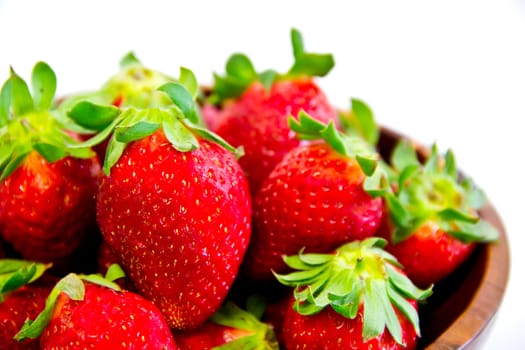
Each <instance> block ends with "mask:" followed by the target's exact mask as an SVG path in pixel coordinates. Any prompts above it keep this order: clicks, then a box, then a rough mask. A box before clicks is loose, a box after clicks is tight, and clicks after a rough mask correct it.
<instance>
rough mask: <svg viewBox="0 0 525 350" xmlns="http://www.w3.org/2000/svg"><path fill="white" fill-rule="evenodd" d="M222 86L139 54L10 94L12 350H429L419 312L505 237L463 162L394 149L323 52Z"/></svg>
mask: <svg viewBox="0 0 525 350" xmlns="http://www.w3.org/2000/svg"><path fill="white" fill-rule="evenodd" d="M291 41H292V47H293V57H294V63H293V65H292V67H291V68H290V69H289V70H288V71H287V72H285V73H280V72H277V71H274V70H266V71H262V72H259V71H257V70H256V69H255V68H254V65H253V63H252V62H251V61H250V59H249V58H248V57H246V56H245V55H243V54H239V53H236V54H233V55H232V56H231V57H230V58H229V59H228V61H227V63H226V68H225V73H224V75H220V74H215V75H214V79H213V85H212V86H209V87H207V88H203V87H202V86H201V85H200V84H199V83H198V82H197V80H196V78H195V76H194V74H193V73H192V71H191V70H189V69H187V68H181V69H180V75H179V77H178V78H173V77H171V76H169V75H166V74H163V73H161V72H159V71H156V70H153V69H150V68H147V67H145V66H144V65H143V64H142V63H141V62H140V61H139V60H138V59H137V58H136V57H135V56H134V55H133V54H132V53H130V54H128V55H126V56H125V57H124V58H123V59H122V61H121V68H120V70H119V71H118V72H117V73H116V74H115V75H114V76H112V77H109V78H108V80H107V81H106V82H105V83H103V84H102V86H101V88H100V89H99V90H97V91H90V92H86V93H82V94H78V95H71V96H66V97H62V98H57V96H55V91H56V84H57V79H56V76H55V74H54V72H53V70H52V69H51V67H49V65H47V64H46V63H44V62H38V63H37V64H36V65H35V66H34V69H33V72H32V75H31V80H30V83H27V82H26V81H24V80H23V79H22V78H21V77H20V76H18V75H17V74H16V72H15V71H14V70H13V69H11V74H10V77H9V78H8V79H7V81H6V82H5V83H4V85H3V86H2V90H1V91H0V126H1V128H0V181H1V182H0V258H1V259H0V349H88V348H89V349H120V348H122V349H156V350H158V349H278V348H281V349H289V350H292V349H414V348H415V347H416V346H417V341H418V338H419V337H421V336H422V335H421V332H420V327H419V311H418V310H419V309H420V308H419V304H420V303H422V302H425V300H427V299H428V298H429V297H430V295H431V294H432V290H433V285H434V284H436V283H439V282H440V281H442V280H443V279H444V278H446V277H447V276H449V275H450V274H451V273H452V272H453V271H455V270H456V269H457V267H458V266H459V265H461V264H462V263H463V262H464V261H465V260H466V259H467V258H468V256H469V255H470V254H471V253H472V251H473V249H474V248H475V247H476V245H478V244H484V243H488V242H493V241H495V240H496V239H497V237H498V232H497V231H496V229H495V228H494V227H492V226H491V225H490V224H489V223H488V222H486V221H485V220H483V218H480V217H479V215H478V210H479V209H480V208H481V207H482V206H483V204H484V196H483V193H482V191H481V190H480V189H479V188H477V187H476V186H475V185H474V183H473V181H471V180H470V179H469V178H466V177H464V176H459V175H458V171H457V169H456V165H455V160H454V156H453V153H452V152H451V151H448V152H446V153H444V154H441V153H440V152H439V150H438V149H437V147H436V146H435V145H434V146H433V147H432V148H431V149H430V150H429V154H427V155H425V156H424V157H423V156H422V155H421V154H419V153H418V152H417V151H416V149H415V147H414V145H413V144H412V143H411V142H409V141H407V140H404V139H400V140H399V143H398V144H397V145H396V146H395V147H394V148H393V149H392V150H388V151H385V150H380V149H379V148H378V141H379V139H380V136H381V132H380V128H378V126H377V124H376V122H375V120H374V116H373V114H372V110H371V109H370V108H369V106H367V105H366V103H364V102H363V101H360V100H358V99H352V100H351V101H352V103H351V107H350V108H349V109H348V110H341V109H339V108H336V107H335V106H334V105H332V103H331V102H330V101H329V99H328V97H327V96H326V94H325V93H324V92H323V91H322V89H321V88H320V87H319V86H318V85H317V82H316V79H318V78H319V77H323V76H325V75H326V74H328V73H329V72H330V70H331V69H332V68H333V66H334V60H333V57H332V55H329V54H316V53H311V52H308V51H306V50H305V47H304V43H303V38H302V36H301V34H300V33H299V32H298V31H297V30H295V29H292V31H291Z"/></svg>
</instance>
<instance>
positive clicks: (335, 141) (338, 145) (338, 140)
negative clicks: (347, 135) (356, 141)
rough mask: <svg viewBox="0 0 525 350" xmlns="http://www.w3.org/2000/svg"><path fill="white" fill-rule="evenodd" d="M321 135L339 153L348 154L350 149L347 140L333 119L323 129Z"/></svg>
mask: <svg viewBox="0 0 525 350" xmlns="http://www.w3.org/2000/svg"><path fill="white" fill-rule="evenodd" d="M319 135H320V136H321V137H322V138H323V139H324V140H325V141H326V142H327V143H328V144H329V145H330V147H332V149H334V150H335V151H336V152H337V153H339V154H342V155H343V156H348V155H349V154H350V151H349V150H348V147H347V145H346V142H345V140H344V138H343V136H342V135H341V133H339V131H338V130H337V128H336V127H335V124H334V122H333V121H332V120H331V121H330V122H329V123H328V125H327V126H326V128H324V129H323V130H321V132H320V133H319Z"/></svg>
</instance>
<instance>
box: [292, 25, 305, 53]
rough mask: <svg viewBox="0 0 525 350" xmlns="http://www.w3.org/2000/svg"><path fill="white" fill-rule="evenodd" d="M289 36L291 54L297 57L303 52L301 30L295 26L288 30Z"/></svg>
mask: <svg viewBox="0 0 525 350" xmlns="http://www.w3.org/2000/svg"><path fill="white" fill-rule="evenodd" d="M290 37H291V39H292V50H293V56H294V57H299V56H301V55H303V54H304V52H305V51H304V40H303V36H302V34H301V32H300V31H299V30H297V29H296V28H292V30H291V32H290Z"/></svg>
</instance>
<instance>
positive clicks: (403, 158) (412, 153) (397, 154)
mask: <svg viewBox="0 0 525 350" xmlns="http://www.w3.org/2000/svg"><path fill="white" fill-rule="evenodd" d="M390 163H391V164H392V166H393V167H394V168H396V169H397V170H398V171H402V170H403V169H405V168H407V167H413V166H415V167H419V166H420V163H419V160H418V158H417V154H416V150H415V148H414V147H413V146H412V144H411V143H410V142H409V141H408V140H400V141H398V143H397V144H396V146H395V147H394V150H393V151H392V155H391V158H390Z"/></svg>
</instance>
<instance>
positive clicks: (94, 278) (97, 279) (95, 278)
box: [78, 274, 120, 291]
mask: <svg viewBox="0 0 525 350" xmlns="http://www.w3.org/2000/svg"><path fill="white" fill-rule="evenodd" d="M78 277H79V278H80V279H81V280H82V281H86V282H90V283H93V284H96V285H98V286H102V287H106V288H109V289H113V290H116V291H119V290H120V286H119V285H118V284H116V283H114V282H113V281H108V280H107V279H105V278H104V277H102V275H99V274H90V275H79V276H78Z"/></svg>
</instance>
